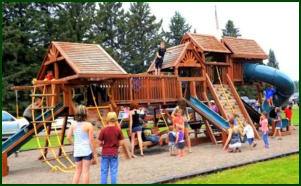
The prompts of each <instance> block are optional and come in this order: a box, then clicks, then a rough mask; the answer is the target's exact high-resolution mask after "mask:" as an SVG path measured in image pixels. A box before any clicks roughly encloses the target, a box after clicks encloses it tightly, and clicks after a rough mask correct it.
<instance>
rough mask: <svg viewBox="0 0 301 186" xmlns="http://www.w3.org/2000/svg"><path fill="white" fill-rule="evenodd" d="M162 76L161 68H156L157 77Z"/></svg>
mask: <svg viewBox="0 0 301 186" xmlns="http://www.w3.org/2000/svg"><path fill="white" fill-rule="evenodd" d="M160 74H161V69H160V68H155V75H156V76H160Z"/></svg>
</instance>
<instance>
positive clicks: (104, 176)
mask: <svg viewBox="0 0 301 186" xmlns="http://www.w3.org/2000/svg"><path fill="white" fill-rule="evenodd" d="M118 164H119V160H118V156H102V157H101V169H100V173H101V175H100V179H101V181H100V183H101V184H107V182H108V174H109V169H110V175H111V184H116V183H117V173H118Z"/></svg>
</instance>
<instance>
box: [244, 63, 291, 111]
mask: <svg viewBox="0 0 301 186" xmlns="http://www.w3.org/2000/svg"><path fill="white" fill-rule="evenodd" d="M243 74H244V81H246V82H254V81H260V82H266V83H269V84H271V85H274V86H275V88H276V93H275V94H274V96H273V101H274V105H275V106H277V107H280V106H282V104H284V103H285V102H286V101H287V100H288V99H289V98H290V96H291V95H292V94H293V93H294V92H295V84H294V82H293V81H292V80H291V78H290V77H288V76H287V75H286V74H284V73H283V72H280V71H279V70H277V69H275V68H272V67H269V66H266V65H260V64H251V63H245V64H244V66H243Z"/></svg>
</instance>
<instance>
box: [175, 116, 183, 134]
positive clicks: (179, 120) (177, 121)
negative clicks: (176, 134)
mask: <svg viewBox="0 0 301 186" xmlns="http://www.w3.org/2000/svg"><path fill="white" fill-rule="evenodd" d="M172 124H173V127H174V129H176V131H178V126H177V125H182V127H183V129H184V118H183V117H182V116H179V117H178V116H176V117H175V118H174V119H173V120H172Z"/></svg>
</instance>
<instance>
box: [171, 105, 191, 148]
mask: <svg viewBox="0 0 301 186" xmlns="http://www.w3.org/2000/svg"><path fill="white" fill-rule="evenodd" d="M177 109H180V110H181V112H182V113H181V114H182V116H183V119H184V135H185V139H186V142H187V146H188V151H189V152H190V153H191V152H192V151H191V141H190V136H189V131H188V126H189V125H188V121H190V116H189V114H188V111H187V108H186V103H185V101H183V100H179V101H178V103H177V106H176V108H175V109H174V110H173V112H172V113H171V117H173V118H174V117H175V111H176V110H177Z"/></svg>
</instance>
